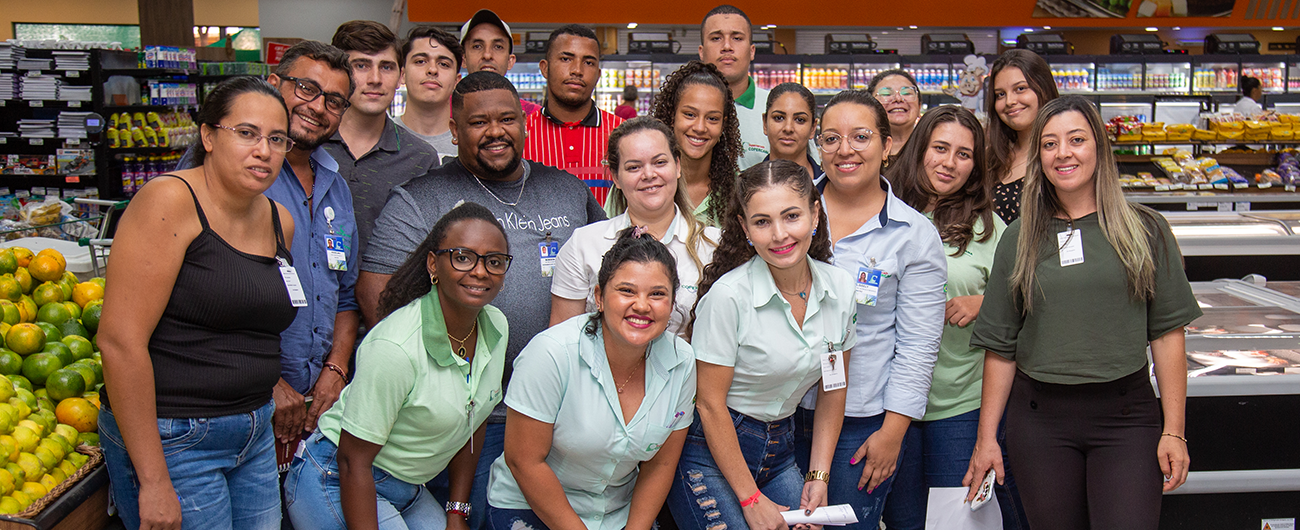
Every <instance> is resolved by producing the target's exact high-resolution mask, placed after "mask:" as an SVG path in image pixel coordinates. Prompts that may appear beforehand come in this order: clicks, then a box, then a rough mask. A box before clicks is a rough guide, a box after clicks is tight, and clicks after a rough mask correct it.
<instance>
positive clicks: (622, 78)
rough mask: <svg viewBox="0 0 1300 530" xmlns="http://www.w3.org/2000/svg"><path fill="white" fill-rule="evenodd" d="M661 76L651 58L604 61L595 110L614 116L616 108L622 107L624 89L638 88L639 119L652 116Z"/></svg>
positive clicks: (597, 88)
mask: <svg viewBox="0 0 1300 530" xmlns="http://www.w3.org/2000/svg"><path fill="white" fill-rule="evenodd" d="M659 76H660V72H659V69H658V67H657V66H655V64H654V63H653V62H651V61H650V57H649V56H643V57H633V56H624V57H620V58H618V59H602V60H601V62H600V82H599V83H598V84H597V85H596V106H598V107H600V108H601V109H602V110H605V111H607V112H614V107H617V106H619V104H620V103H622V100H623V88H624V87H627V86H634V87H637V101H636V113H637V116H644V115H646V114H649V113H650V105H651V104H652V103H653V101H654V95H655V93H656V92H657V91H658V89H659Z"/></svg>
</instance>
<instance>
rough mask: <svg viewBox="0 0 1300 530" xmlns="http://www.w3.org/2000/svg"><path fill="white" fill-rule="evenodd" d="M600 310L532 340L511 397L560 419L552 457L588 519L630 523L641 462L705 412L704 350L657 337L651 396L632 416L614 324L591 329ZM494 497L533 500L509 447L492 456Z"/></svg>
mask: <svg viewBox="0 0 1300 530" xmlns="http://www.w3.org/2000/svg"><path fill="white" fill-rule="evenodd" d="M590 317H591V314H585V315H578V316H576V317H573V318H570V319H568V320H566V321H564V322H561V323H559V324H556V325H555V326H554V327H551V328H550V329H547V330H546V331H543V332H542V333H540V334H538V335H537V336H536V337H534V338H533V340H532V341H530V342H529V343H528V346H526V347H524V350H523V351H522V352H520V353H519V357H518V358H517V359H515V370H514V374H515V375H514V377H513V378H512V379H511V380H510V387H509V389H508V390H507V392H506V401H505V403H506V406H508V407H510V408H511V409H512V410H514V411H515V412H518V413H520V414H523V415H525V416H528V417H529V418H532V419H535V420H537V421H540V422H543V423H550V424H552V426H553V428H554V430H553V431H552V435H551V452H550V453H549V454H547V455H546V465H548V466H550V468H551V471H553V472H555V477H556V478H557V479H559V480H560V485H561V486H563V487H564V495H565V497H566V498H568V501H569V505H570V506H571V507H572V508H573V511H575V512H577V514H578V517H580V518H582V522H583V523H584V524H586V526H587V528H588V529H590V530H620V529H622V528H623V527H625V526H627V516H628V512H629V509H630V507H631V504H632V492H633V489H634V488H635V487H636V477H637V474H638V469H639V467H638V466H639V465H640V464H641V462H644V461H647V460H650V459H651V458H653V457H654V456H655V454H657V453H658V452H659V448H660V446H661V445H662V444H663V443H664V442H665V441H666V440H667V439H668V435H670V434H672V432H673V431H675V430H680V429H685V428H687V427H690V425H691V421H692V420H694V418H695V362H694V360H695V355H694V353H693V351H692V350H691V345H690V344H687V342H686V341H685V340H682V339H681V338H680V337H677V336H676V335H673V334H672V333H669V332H664V334H663V335H660V336H659V338H657V339H655V340H653V341H651V343H650V346H649V351H648V352H647V354H646V360H645V398H644V399H642V401H641V405H640V406H639V407H637V411H636V414H634V415H633V416H632V417H631V418H630V419H628V420H627V421H624V417H623V408H622V406H621V405H620V404H619V400H618V387H617V384H618V383H617V382H615V381H614V376H613V375H612V374H611V373H610V370H609V362H608V360H607V359H606V357H605V340H604V338H603V335H602V333H603V332H604V329H601V330H598V332H597V333H596V335H595V336H594V337H593V336H591V335H588V334H587V333H586V332H585V331H584V330H583V328H585V327H586V326H587V322H588V320H589V319H590ZM488 503H489V504H491V505H492V506H494V507H496V508H501V509H507V510H527V509H530V507H529V506H528V501H527V500H526V499H524V495H523V492H522V491H520V489H519V483H518V482H517V481H516V480H515V477H514V475H513V474H511V472H510V468H509V467H508V466H506V460H505V455H502V456H500V457H498V458H497V459H496V461H495V462H493V463H492V475H491V478H490V479H489V484H488Z"/></svg>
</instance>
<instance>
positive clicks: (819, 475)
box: [803, 470, 831, 484]
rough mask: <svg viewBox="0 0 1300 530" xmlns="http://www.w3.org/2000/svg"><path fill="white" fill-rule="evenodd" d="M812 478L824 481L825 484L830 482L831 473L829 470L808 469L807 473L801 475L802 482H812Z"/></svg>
mask: <svg viewBox="0 0 1300 530" xmlns="http://www.w3.org/2000/svg"><path fill="white" fill-rule="evenodd" d="M814 480H820V481H822V482H825V483H827V484H830V483H831V474H830V472H829V471H816V470H814V471H809V472H808V474H806V475H804V476H803V481H804V482H812V481H814Z"/></svg>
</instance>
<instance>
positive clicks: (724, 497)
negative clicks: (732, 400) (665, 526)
mask: <svg viewBox="0 0 1300 530" xmlns="http://www.w3.org/2000/svg"><path fill="white" fill-rule="evenodd" d="M731 420H732V423H733V424H734V425H735V427H736V438H737V441H739V442H740V452H741V454H742V455H744V457H745V464H747V465H748V466H749V472H750V474H751V475H752V476H753V477H754V482H755V483H757V484H758V489H759V490H760V491H762V492H763V495H764V496H766V497H767V498H769V499H771V500H772V502H775V503H776V504H778V505H781V506H787V507H789V509H795V508H798V507H799V498H800V497H801V496H802V495H803V473H802V472H800V471H799V467H798V466H796V465H795V461H794V421H793V419H792V418H785V419H781V420H777V421H774V422H770V423H768V422H762V421H759V420H756V419H754V418H750V417H749V416H745V415H743V414H740V413H739V412H736V411H734V410H733V411H731ZM740 500H741V499H739V498H738V497H737V496H736V493H735V492H733V491H732V490H731V486H730V485H729V484H728V483H727V479H726V478H724V477H723V476H722V471H721V470H719V469H718V464H717V463H716V462H714V460H713V455H712V453H710V452H709V446H708V443H707V442H705V440H704V428H703V426H701V425H700V417H699V415H698V414H697V415H696V416H695V422H694V423H692V424H691V428H690V430H689V431H687V435H686V445H685V447H683V448H682V456H681V459H680V460H678V462H677V477H676V478H675V479H674V480H673V485H672V489H670V490H669V491H668V508H669V510H670V511H671V512H672V514H673V520H674V521H675V522H676V523H677V526H678V527H679V528H681V530H727V529H728V528H731V529H733V530H740V529H745V528H748V524H746V523H745V516H744V514H743V513H741V508H740Z"/></svg>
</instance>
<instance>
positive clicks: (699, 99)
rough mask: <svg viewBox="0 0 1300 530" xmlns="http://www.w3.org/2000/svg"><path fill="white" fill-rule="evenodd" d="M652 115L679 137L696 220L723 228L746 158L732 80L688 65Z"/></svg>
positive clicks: (612, 211)
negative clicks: (742, 157)
mask: <svg viewBox="0 0 1300 530" xmlns="http://www.w3.org/2000/svg"><path fill="white" fill-rule="evenodd" d="M651 116H654V118H655V119H657V120H659V121H661V122H663V123H664V125H667V126H668V127H669V128H670V129H672V131H673V135H674V136H676V137H677V145H678V146H680V147H681V152H682V162H681V165H682V183H683V184H684V185H685V187H686V196H687V198H689V199H690V201H691V204H692V205H694V209H693V210H692V213H693V214H694V215H695V218H696V219H699V220H700V222H702V223H705V224H708V225H712V226H720V225H721V223H722V214H723V210H725V209H726V204H727V197H729V196H730V195H731V189H732V188H733V187H734V186H735V184H734V182H735V180H736V174H737V173H739V172H740V170H739V166H737V162H736V161H737V160H739V159H740V155H741V147H740V122H739V121H738V119H737V118H736V106H735V105H734V104H733V102H732V100H731V91H730V90H728V89H727V79H726V78H724V77H722V74H721V73H720V72H718V68H717V67H716V66H713V65H711V64H705V63H702V62H700V61H691V62H688V63H686V64H685V65H682V67H681V68H678V69H677V71H676V72H673V73H671V74H669V75H668V78H667V79H665V80H664V83H663V85H662V86H661V87H660V89H659V95H658V96H656V97H655V103H654V108H653V109H651ZM614 191H617V190H614ZM614 196H615V194H614V193H610V197H614ZM619 205H620V203H619V202H618V201H617V200H614V199H609V200H606V201H605V213H606V214H608V215H609V216H610V217H613V216H615V215H618V214H620V213H623V210H622V209H620V208H619Z"/></svg>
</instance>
